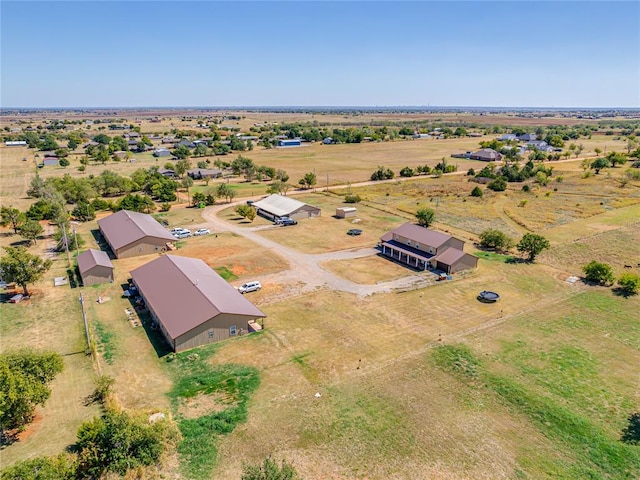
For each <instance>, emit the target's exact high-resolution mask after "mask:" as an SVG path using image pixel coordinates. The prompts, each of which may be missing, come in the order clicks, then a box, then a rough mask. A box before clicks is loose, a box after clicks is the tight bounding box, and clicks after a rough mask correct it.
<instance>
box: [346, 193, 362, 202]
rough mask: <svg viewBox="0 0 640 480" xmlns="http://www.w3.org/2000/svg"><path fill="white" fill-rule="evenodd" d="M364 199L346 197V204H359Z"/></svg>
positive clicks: (356, 196)
mask: <svg viewBox="0 0 640 480" xmlns="http://www.w3.org/2000/svg"><path fill="white" fill-rule="evenodd" d="M361 200H362V199H361V198H360V195H345V196H344V203H359V202H360V201H361Z"/></svg>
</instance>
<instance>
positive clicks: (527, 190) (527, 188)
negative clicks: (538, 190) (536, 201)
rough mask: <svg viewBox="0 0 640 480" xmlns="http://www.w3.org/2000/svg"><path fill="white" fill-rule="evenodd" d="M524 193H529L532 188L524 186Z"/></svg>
mask: <svg viewBox="0 0 640 480" xmlns="http://www.w3.org/2000/svg"><path fill="white" fill-rule="evenodd" d="M522 191H523V192H526V193H528V192H530V191H531V187H530V186H529V185H523V186H522Z"/></svg>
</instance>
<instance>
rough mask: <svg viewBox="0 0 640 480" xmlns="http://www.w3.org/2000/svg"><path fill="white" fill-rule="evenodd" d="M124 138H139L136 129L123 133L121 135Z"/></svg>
mask: <svg viewBox="0 0 640 480" xmlns="http://www.w3.org/2000/svg"><path fill="white" fill-rule="evenodd" d="M122 136H123V137H124V138H134V139H138V138H140V134H139V133H138V132H136V131H133V132H129V133H125V134H124V135H122Z"/></svg>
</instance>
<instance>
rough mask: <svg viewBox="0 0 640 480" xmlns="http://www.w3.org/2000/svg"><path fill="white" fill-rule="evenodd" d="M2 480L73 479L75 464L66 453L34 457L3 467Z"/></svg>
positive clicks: (74, 477) (74, 476)
mask: <svg viewBox="0 0 640 480" xmlns="http://www.w3.org/2000/svg"><path fill="white" fill-rule="evenodd" d="M0 478H1V479H2V480H49V479H51V480H53V479H55V480H75V479H76V478H77V477H76V464H75V462H74V460H73V458H72V457H71V456H70V455H67V454H61V455H57V456H55V457H36V458H31V459H29V460H23V461H22V462H18V463H16V464H15V465H12V466H11V467H8V468H5V469H4V470H3V471H2V475H1V476H0Z"/></svg>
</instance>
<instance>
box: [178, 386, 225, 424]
mask: <svg viewBox="0 0 640 480" xmlns="http://www.w3.org/2000/svg"><path fill="white" fill-rule="evenodd" d="M236 404H237V402H236V400H235V399H234V398H233V397H232V396H231V395H229V394H226V393H223V392H213V393H210V394H208V395H207V394H204V393H200V394H198V395H196V396H195V397H192V398H185V399H184V400H183V401H182V403H181V404H180V406H179V407H178V415H179V416H181V417H183V418H200V417H202V416H204V415H208V414H210V413H216V412H222V411H223V410H226V409H228V408H231V407H233V406H235V405H236Z"/></svg>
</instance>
